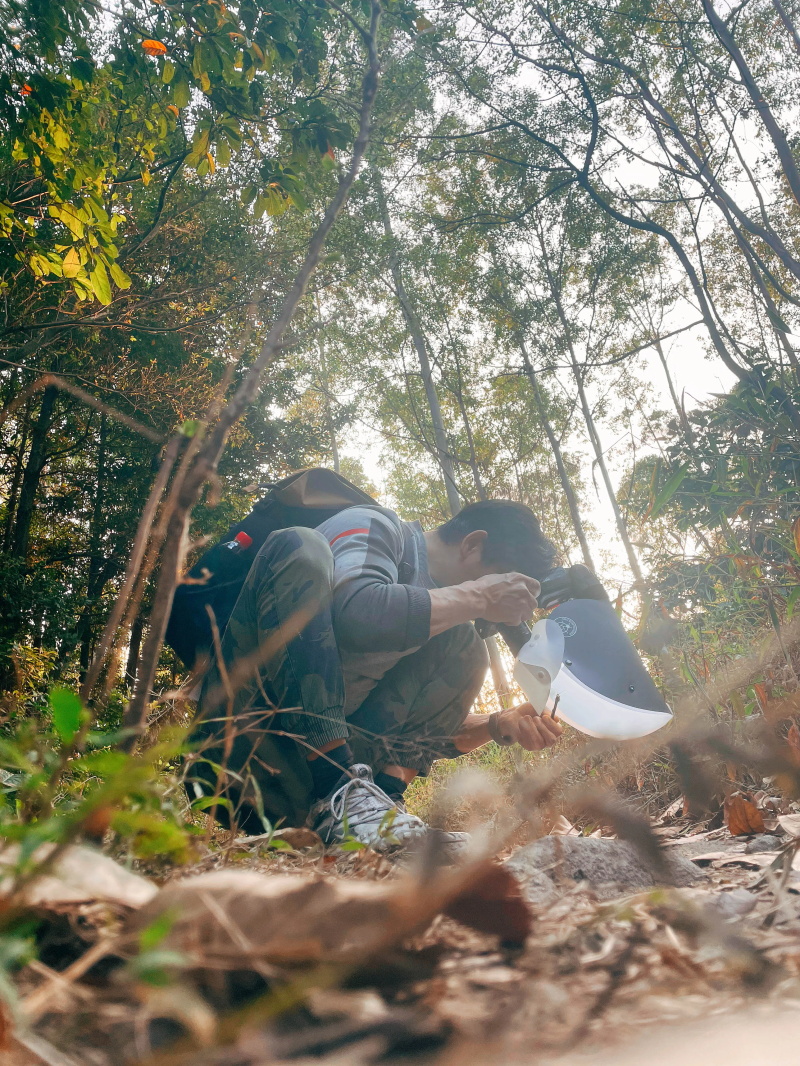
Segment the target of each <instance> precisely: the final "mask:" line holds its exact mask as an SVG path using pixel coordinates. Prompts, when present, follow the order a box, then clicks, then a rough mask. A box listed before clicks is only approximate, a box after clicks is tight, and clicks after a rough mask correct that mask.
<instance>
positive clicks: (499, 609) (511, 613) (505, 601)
mask: <svg viewBox="0 0 800 1066" xmlns="http://www.w3.org/2000/svg"><path fill="white" fill-rule="evenodd" d="M473 585H474V589H475V592H476V594H477V599H478V601H479V604H480V606H479V609H478V611H477V614H476V617H477V618H485V619H486V621H487V622H500V623H502V624H503V625H507V626H517V625H519V623H520V622H525V621H527V619H528V618H530V616H531V615H532V614H533V612H534V611H535V610H536V597H537V596H538V595H539V590H540V588H541V586H540V584H539V582H538V581H537V580H536V578H535V577H526V576H525V574H513V573H512V574H487V575H486V576H485V577H479V578H478V579H477V581H475V582H473Z"/></svg>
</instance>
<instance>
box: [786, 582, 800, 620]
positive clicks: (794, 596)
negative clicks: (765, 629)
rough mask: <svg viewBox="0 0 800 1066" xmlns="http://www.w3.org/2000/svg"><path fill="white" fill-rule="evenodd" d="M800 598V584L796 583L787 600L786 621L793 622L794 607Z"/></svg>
mask: <svg viewBox="0 0 800 1066" xmlns="http://www.w3.org/2000/svg"><path fill="white" fill-rule="evenodd" d="M799 599H800V585H795V587H794V588H793V589H792V591H791V592H790V593H789V598H788V599H787V601H786V621H787V622H791V620H792V615H793V614H794V609H795V607H796V606H797V601H798V600H799Z"/></svg>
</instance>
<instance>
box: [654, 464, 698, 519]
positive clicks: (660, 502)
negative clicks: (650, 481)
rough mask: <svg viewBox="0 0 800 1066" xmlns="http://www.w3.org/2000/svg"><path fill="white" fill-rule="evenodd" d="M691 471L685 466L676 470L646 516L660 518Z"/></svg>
mask: <svg viewBox="0 0 800 1066" xmlns="http://www.w3.org/2000/svg"><path fill="white" fill-rule="evenodd" d="M688 473H689V471H688V470H687V468H686V467H685V466H682V467H681V468H680V469H679V470H676V471H675V473H674V474H672V476H671V477H670V478H668V480H667V483H666V485H664V487H663V488H662V489H661V491H660V492H659V494H658V495H657V496H656V498H655V499H654V500H653V502H652V504H651V505H650V507H649V508H648V509H647V514H646V515H645V518H658V516H659V515H660V514H661V512H662V511H663V510H664V508H665V507H666V506H667V504H668V503H669V501H670V500H671V499H672V497H673V496H674V495H675V493H676V492H677V491H678V489H679V488H680V487H681V485H682V483H683V479H684V478H685V477H686V475H687V474H688Z"/></svg>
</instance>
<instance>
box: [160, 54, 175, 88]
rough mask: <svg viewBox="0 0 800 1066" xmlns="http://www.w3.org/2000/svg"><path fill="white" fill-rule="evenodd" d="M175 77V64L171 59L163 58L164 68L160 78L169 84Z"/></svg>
mask: <svg viewBox="0 0 800 1066" xmlns="http://www.w3.org/2000/svg"><path fill="white" fill-rule="evenodd" d="M174 77H175V64H174V63H173V62H172V60H171V59H165V60H164V69H163V70H162V72H161V80H162V81H163V82H164V84H165V85H169V83H170V82H171V81H172V79H173V78H174Z"/></svg>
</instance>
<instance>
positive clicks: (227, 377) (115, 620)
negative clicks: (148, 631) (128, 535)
mask: <svg viewBox="0 0 800 1066" xmlns="http://www.w3.org/2000/svg"><path fill="white" fill-rule="evenodd" d="M257 308H258V301H257V300H255V299H254V300H252V301H251V302H250V304H249V306H248V309H247V314H246V323H247V328H246V329H245V331H244V332H243V334H242V337H241V340H240V342H239V345H238V347H237V349H236V350H235V352H234V353H233V355H232V357H231V359H230V361H229V363H228V366H227V368H226V370H225V373H224V374H223V376H222V380H221V381H220V383H219V385H218V386H217V388H216V390H215V393H214V396H213V397H212V399H211V402H210V403H209V405H208V408H207V410H206V412H205V415H204V424H207V422H208V421H209V420H211V419H213V418H215V417H216V416H217V415H218V413H219V410H220V408H221V406H222V402H223V399H224V396H225V393H226V391H227V389H228V386H229V385H230V382H231V378H232V376H233V371H234V369H235V368H236V365H237V364H238V362H239V360H240V358H241V356H242V353H243V352H244V349H245V347H246V345H247V342H248V340H249V338H250V336H251V335H252V329H253V319H254V317H255V312H256V310H257ZM200 439H201V437H200V434H197V435H196V437H194V438H192V439H191V441H190V442H189V445H188V447H187V448H186V451H185V452H184V456H183V460H182V461H181V464H180V467H179V470H178V474H177V475H176V477H175V479H174V483H173V490H174V487H175V483H178V482H179V481H180V477H181V472H182V471H183V472H185V469H186V464H187V462H188V461H189V460H190V459H191V457H192V455H193V454H194V451H196V449H197V447H198V446H199V441H200ZM186 440H187V438H186V437H185V436H184V435H183V434H181V433H178V434H176V435H175V436H174V437H173V438H172V440H171V441H170V443H169V445H168V446H167V451H166V452H165V455H164V461H163V463H162V467H161V470H160V471H159V473H158V477H157V479H156V482H155V484H154V485H153V488H152V489H151V492H150V496H149V497H148V500H147V504H146V506H145V510H144V513H143V514H142V518H141V520H140V522H139V526H138V528H137V531H136V540H135V541H134V549H133V554H132V556H131V560H130V562H129V564H128V567H127V568H126V573H125V581H124V583H123V586H122V589H121V590H120V592H119V595H118V596H117V599H116V602H115V603H114V607H113V608H112V612H111V616H110V617H109V619H108V622H107V623H106V626H105V629H104V631H103V639H102V640H101V642H100V647H99V649H98V651H97V653H96V655H95V657H94V660H93V662H92V666H91V669H90V672H89V674H87V677H86V680H85V682H84V684H83V686H82V688H81V695H82V697H83V698H84V699H88V697H89V695H90V693H91V691H92V689H93V688H94V686H95V684H96V683H97V679H98V677H99V676H100V671H101V669H102V667H103V663H104V661H105V660H106V658H107V657H108V655H109V654H111V653H112V652H113V651H115V650H116V648H117V646H118V645H119V642H120V640H121V636H122V634H124V633H125V632H127V630H128V627H129V626H130V624H131V623H132V621H133V618H134V616H135V615H136V613H137V612H138V610H139V606H140V604H141V601H142V597H143V595H144V590H145V586H146V584H147V581H148V580H149V578H150V574H151V573H152V571H153V568H154V566H155V564H156V559H157V557H158V552H159V550H160V547H161V544H162V543H163V538H164V535H165V534H166V526H165V525H164V524H163V523H162V522H159V523H158V524H157V525H156V527H155V529H153V528H152V527H153V522H154V521H155V516H156V512H157V509H158V503H159V500H160V498H161V496H162V494H163V492H164V490H165V488H166V486H167V483H168V481H169V477H170V474H171V473H172V468H173V466H174V465H175V461H176V459H177V456H178V452H179V451H180V446H181V444H182V443H183V442H185V441H186ZM171 497H172V492H171V493H170V495H169V496H168V497H167V502H166V503H165V505H164V508H163V510H162V515H163V514H164V513H165V512H168V510H169V506H170V500H171ZM145 552H146V554H145ZM113 680H114V678H113V674H112V673H111V672H109V674H108V675H107V677H106V684H105V693H106V695H107V694H108V692H109V690H110V688H111V685H112V684H113Z"/></svg>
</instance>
